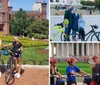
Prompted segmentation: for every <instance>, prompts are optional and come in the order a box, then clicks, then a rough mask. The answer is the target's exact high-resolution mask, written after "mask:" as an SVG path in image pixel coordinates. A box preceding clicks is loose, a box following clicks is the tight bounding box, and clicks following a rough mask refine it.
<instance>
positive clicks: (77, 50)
mask: <svg viewBox="0 0 100 85" xmlns="http://www.w3.org/2000/svg"><path fill="white" fill-rule="evenodd" d="M76 52H77V55H79V43H77V49H76Z"/></svg>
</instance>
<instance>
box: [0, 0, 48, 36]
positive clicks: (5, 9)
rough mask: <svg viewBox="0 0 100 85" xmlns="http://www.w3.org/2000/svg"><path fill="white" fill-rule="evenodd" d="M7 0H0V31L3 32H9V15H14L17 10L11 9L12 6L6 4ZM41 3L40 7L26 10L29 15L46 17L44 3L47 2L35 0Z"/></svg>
mask: <svg viewBox="0 0 100 85" xmlns="http://www.w3.org/2000/svg"><path fill="white" fill-rule="evenodd" d="M8 1H9V0H0V32H4V34H6V35H8V34H9V20H10V17H11V16H14V15H15V13H16V12H17V11H12V7H11V6H8ZM36 3H37V4H38V3H41V9H42V11H41V12H40V11H39V10H32V11H26V13H27V15H28V16H29V17H34V18H35V19H36V20H42V19H46V5H47V3H46V2H45V1H44V2H43V3H42V2H40V1H39V0H37V2H36Z"/></svg>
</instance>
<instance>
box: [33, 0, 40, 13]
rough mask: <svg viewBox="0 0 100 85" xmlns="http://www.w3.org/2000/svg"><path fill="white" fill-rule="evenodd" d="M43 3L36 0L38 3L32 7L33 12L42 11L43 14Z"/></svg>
mask: <svg viewBox="0 0 100 85" xmlns="http://www.w3.org/2000/svg"><path fill="white" fill-rule="evenodd" d="M41 4H42V3H41V1H40V0H36V3H34V4H33V6H32V10H33V11H40V12H42V6H41Z"/></svg>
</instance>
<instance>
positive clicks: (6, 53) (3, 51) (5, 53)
mask: <svg viewBox="0 0 100 85" xmlns="http://www.w3.org/2000/svg"><path fill="white" fill-rule="evenodd" d="M1 53H2V54H3V55H5V56H7V55H9V53H8V52H7V51H5V50H2V51H1Z"/></svg>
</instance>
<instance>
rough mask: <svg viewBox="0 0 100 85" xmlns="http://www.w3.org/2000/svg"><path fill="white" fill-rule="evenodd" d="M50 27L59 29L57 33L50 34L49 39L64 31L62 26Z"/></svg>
mask: <svg viewBox="0 0 100 85" xmlns="http://www.w3.org/2000/svg"><path fill="white" fill-rule="evenodd" d="M52 29H59V30H58V31H57V33H55V34H54V35H53V36H52V38H51V40H54V39H55V37H56V36H57V35H58V34H59V33H62V32H64V30H63V28H60V26H54V28H52Z"/></svg>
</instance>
